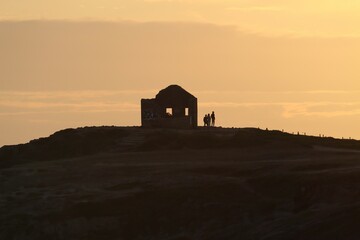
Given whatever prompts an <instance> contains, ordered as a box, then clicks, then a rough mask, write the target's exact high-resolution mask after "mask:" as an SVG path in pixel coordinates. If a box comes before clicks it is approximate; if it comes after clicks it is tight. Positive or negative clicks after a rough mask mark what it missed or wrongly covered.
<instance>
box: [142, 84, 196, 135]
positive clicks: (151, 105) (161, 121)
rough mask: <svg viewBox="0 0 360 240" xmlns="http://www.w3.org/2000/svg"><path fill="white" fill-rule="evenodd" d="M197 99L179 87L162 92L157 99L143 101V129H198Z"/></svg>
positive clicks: (169, 87)
mask: <svg viewBox="0 0 360 240" xmlns="http://www.w3.org/2000/svg"><path fill="white" fill-rule="evenodd" d="M197 123H198V120H197V98H196V97H194V96H193V95H191V94H190V93H189V92H187V91H186V90H184V89H183V88H182V87H180V86H178V85H170V86H168V87H167V88H165V89H163V90H161V91H160V92H159V93H158V94H157V95H156V97H155V98H152V99H141V125H142V126H143V127H163V128H191V127H197Z"/></svg>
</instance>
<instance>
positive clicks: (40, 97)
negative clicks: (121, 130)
mask: <svg viewBox="0 0 360 240" xmlns="http://www.w3.org/2000/svg"><path fill="white" fill-rule="evenodd" d="M359 10H360V2H359V3H356V2H354V1H335V0H333V1H331V0H330V1H308V0H304V1H291V0H287V1H284V0H275V1H270V0H267V1H264V0H256V1H235V0H228V1H217V0H207V1H205V0H198V1H191V0H177V1H176V0H173V1H171V0H166V1H165V0H164V1H161V0H147V1H144V0H142V1H140V0H132V1H125V0H124V1H115V0H107V1H95V0H87V1H82V0H72V1H69V0H63V1H46V2H44V1H40V0H33V1H31V4H30V3H26V2H24V3H23V4H19V3H17V4H16V3H13V2H12V1H7V2H6V3H2V2H0V19H2V21H1V22H0V39H1V41H0V52H1V55H0V132H1V133H2V134H1V135H0V146H1V145H5V144H15V143H21V142H26V141H28V140H30V139H33V138H37V137H40V136H47V135H49V134H51V133H52V132H54V131H56V130H59V129H62V128H67V127H78V126H86V125H139V124H140V117H139V102H140V98H142V97H145V98H150V97H153V96H154V95H155V94H156V93H157V91H158V90H160V89H162V88H164V87H166V86H168V85H169V84H179V85H181V86H183V87H184V88H185V89H186V90H188V91H190V92H191V93H193V94H194V95H196V96H197V97H198V99H199V108H200V109H199V115H200V118H199V119H201V116H202V115H203V114H205V113H207V112H210V111H212V110H215V112H216V113H217V115H218V117H217V119H218V123H219V124H221V125H223V126H237V127H243V126H254V127H262V128H266V127H268V128H271V129H284V130H286V131H289V132H297V131H300V132H307V133H308V134H314V135H318V134H320V133H321V134H325V135H333V136H336V137H350V136H351V137H355V138H360V127H359V126H357V124H356V123H357V122H359V120H360V95H359V92H360V81H359V80H358V79H359V77H360V72H359V66H358V65H359V63H360V39H359V36H360V28H359V26H360V24H359V23H360V22H359V21H360V14H358V13H359Z"/></svg>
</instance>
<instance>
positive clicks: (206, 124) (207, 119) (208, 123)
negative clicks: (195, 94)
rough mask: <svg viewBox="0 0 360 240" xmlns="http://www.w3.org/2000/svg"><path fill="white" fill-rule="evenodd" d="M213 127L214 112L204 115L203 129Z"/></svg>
mask: <svg viewBox="0 0 360 240" xmlns="http://www.w3.org/2000/svg"><path fill="white" fill-rule="evenodd" d="M210 126H212V127H215V112H214V111H213V112H212V113H211V115H210V113H208V114H205V116H204V127H210Z"/></svg>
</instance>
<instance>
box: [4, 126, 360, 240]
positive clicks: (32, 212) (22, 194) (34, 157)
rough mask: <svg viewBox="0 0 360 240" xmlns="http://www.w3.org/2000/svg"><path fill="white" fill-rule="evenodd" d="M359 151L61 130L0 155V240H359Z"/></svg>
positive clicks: (199, 134)
mask: <svg viewBox="0 0 360 240" xmlns="http://www.w3.org/2000/svg"><path fill="white" fill-rule="evenodd" d="M359 184H360V142H359V141H356V140H340V139H334V138H320V137H312V136H303V135H292V134H288V133H283V132H280V131H266V130H260V129H254V128H245V129H244V128H242V129H235V128H198V129H193V130H171V129H143V128H138V127H86V128H78V129H66V130H62V131H59V132H56V133H54V134H52V135H51V136H49V137H47V138H41V139H37V140H33V141H30V142H29V143H27V144H21V145H15V146H4V147H2V148H1V149H0V189H1V190H2V192H1V195H0V239H34V240H35V239H36V240H38V239H70V240H71V239H86V240H88V239H267V240H269V239H299V240H300V239H358V238H359V234H358V227H357V219H358V218H359V217H360V212H359V210H358V209H359V208H358V205H359V204H358V201H357V199H358V197H359V191H358V186H359Z"/></svg>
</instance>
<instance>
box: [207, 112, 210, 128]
mask: <svg viewBox="0 0 360 240" xmlns="http://www.w3.org/2000/svg"><path fill="white" fill-rule="evenodd" d="M207 122H208V127H210V126H211V117H210V113H208V115H207Z"/></svg>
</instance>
